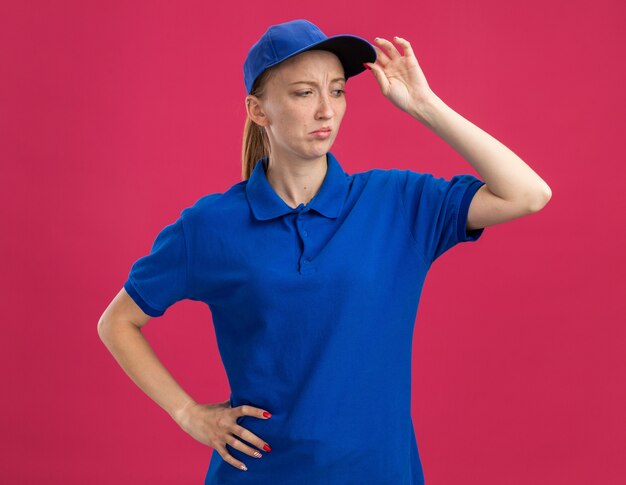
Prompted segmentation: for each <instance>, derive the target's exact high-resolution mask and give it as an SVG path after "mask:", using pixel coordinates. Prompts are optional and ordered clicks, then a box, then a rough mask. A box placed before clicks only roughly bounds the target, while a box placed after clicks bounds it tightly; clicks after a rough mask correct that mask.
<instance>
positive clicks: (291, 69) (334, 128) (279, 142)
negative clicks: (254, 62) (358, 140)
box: [248, 50, 346, 159]
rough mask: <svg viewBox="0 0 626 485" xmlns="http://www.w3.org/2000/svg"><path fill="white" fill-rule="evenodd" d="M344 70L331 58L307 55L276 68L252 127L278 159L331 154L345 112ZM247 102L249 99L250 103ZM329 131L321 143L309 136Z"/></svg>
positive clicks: (316, 52)
mask: <svg viewBox="0 0 626 485" xmlns="http://www.w3.org/2000/svg"><path fill="white" fill-rule="evenodd" d="M345 82H346V81H345V79H344V70H343V66H342V64H341V62H340V61H339V58H338V57H337V56H336V55H335V54H333V53H332V52H328V51H322V50H312V51H306V52H303V53H301V54H298V55H296V56H294V57H292V58H290V59H287V60H286V61H284V62H282V63H281V64H279V65H278V67H277V69H276V70H275V72H274V73H273V75H272V76H271V77H270V78H269V80H268V83H267V85H266V88H265V94H264V96H263V97H262V98H256V97H255V100H256V101H258V103H259V106H258V107H256V108H254V107H252V108H251V109H252V112H253V113H255V114H257V115H258V114H261V116H256V117H254V118H253V119H254V121H255V122H257V123H258V124H260V125H261V126H264V127H265V130H266V132H267V135H268V138H269V141H270V147H271V153H272V154H275V155H276V156H277V157H278V158H281V156H285V157H286V158H292V157H294V156H295V157H297V158H303V159H312V158H319V157H321V156H323V155H325V154H326V152H328V151H329V150H330V147H331V146H332V144H333V142H334V141H335V138H336V136H337V133H338V131H339V125H341V120H342V119H343V116H344V114H345V112H346V98H345V93H344V88H345ZM249 97H250V96H248V98H249ZM326 127H328V128H330V130H331V131H330V134H329V135H328V136H326V137H322V136H319V135H315V134H313V133H312V132H313V131H315V130H319V129H320V128H326Z"/></svg>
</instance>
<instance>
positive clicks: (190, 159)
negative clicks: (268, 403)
mask: <svg viewBox="0 0 626 485" xmlns="http://www.w3.org/2000/svg"><path fill="white" fill-rule="evenodd" d="M267 5H268V4H267V3H260V2H250V3H245V4H244V3H243V2H237V1H233V2H225V3H224V4H222V5H213V6H212V4H211V2H207V1H204V2H147V1H146V2H137V1H135V2H126V1H113V2H112V1H106V2H105V1H100V2H82V1H73V2H70V1H66V2H12V3H11V2H3V3H2V6H1V7H0V27H1V28H0V38H1V45H2V47H1V48H0V69H1V72H2V73H1V75H0V83H1V86H0V88H1V89H0V113H1V114H0V148H1V162H2V176H1V179H0V180H1V183H2V190H0V213H1V215H2V222H3V224H2V225H3V230H2V234H3V235H2V237H0V251H1V252H2V255H3V256H4V257H3V270H2V283H1V284H2V288H1V296H0V300H1V308H0V310H1V311H2V327H3V328H2V335H3V336H2V338H1V339H0V355H1V358H2V376H1V378H2V382H3V386H2V388H3V392H2V394H3V396H4V397H3V398H2V400H1V401H0V403H1V404H0V405H1V406H2V408H1V410H0V411H1V413H0V427H1V428H0V431H1V434H2V440H1V444H0V446H1V447H2V449H1V450H0V478H1V481H2V482H3V483H24V484H26V483H28V484H30V483H48V484H69V483H72V484H73V483H92V484H96V483H98V484H99V483H102V484H126V483H129V484H130V483H134V484H137V483H141V484H143V483H146V484H148V483H150V484H157V483H158V484H161V483H163V484H165V483H177V484H183V483H188V484H198V483H202V481H203V479H204V474H205V472H206V469H207V467H208V463H209V459H210V455H211V452H212V449H211V448H209V447H207V446H206V445H203V444H201V443H200V442H198V441H196V440H194V439H193V438H192V437H191V436H189V435H187V434H186V433H185V432H184V431H182V430H181V429H180V428H179V427H178V426H177V425H176V423H175V422H174V421H172V420H171V419H170V417H169V415H167V413H165V412H164V411H163V410H162V409H161V408H159V407H158V406H157V405H156V404H155V403H154V402H153V401H152V400H150V399H149V398H148V397H147V396H146V395H145V394H143V393H142V392H141V390H140V389H139V388H138V387H136V386H135V384H134V383H133V382H132V381H131V380H130V379H129V377H128V376H127V375H126V374H125V373H124V372H123V370H122V369H121V367H119V366H118V364H117V363H116V361H115V360H114V359H113V357H112V355H111V354H110V353H109V352H108V350H107V349H106V347H105V346H104V345H103V343H102V342H101V341H100V339H99V337H98V335H97V331H96V325H97V322H98V319H99V317H100V315H101V314H102V312H103V311H104V309H105V308H106V306H107V305H108V304H109V302H110V301H111V299H112V298H113V297H114V296H115V294H116V293H117V292H118V291H119V290H120V289H121V286H122V284H123V282H124V280H125V279H126V276H127V274H128V271H129V269H130V266H131V264H132V263H133V262H134V261H135V260H136V259H137V258H139V257H141V256H142V255H144V254H147V253H148V252H149V250H150V247H151V244H152V242H153V240H154V237H155V236H156V234H157V233H158V232H159V230H160V229H162V228H163V227H164V226H165V225H166V224H169V223H170V222H172V221H173V220H174V219H175V218H176V217H177V216H178V215H179V213H180V211H181V210H182V209H183V208H184V207H186V206H189V205H191V204H192V203H193V202H194V201H196V200H197V199H198V198H199V197H201V196H202V195H205V194H208V193H213V192H223V191H225V190H227V189H228V188H229V187H230V186H232V185H233V184H235V183H237V182H239V181H240V180H241V178H240V176H241V160H240V153H241V135H242V130H243V124H244V120H245V109H244V103H243V100H244V96H245V89H244V85H243V75H242V65H243V61H244V59H245V56H246V54H247V51H248V49H249V47H250V46H251V45H252V43H254V42H255V41H256V40H257V39H258V38H259V37H260V36H261V35H262V34H263V32H264V31H265V29H266V28H267V27H268V26H269V25H271V24H275V23H280V22H284V21H287V20H291V19H294V18H307V19H308V20H310V21H312V22H313V23H315V24H316V25H318V26H319V27H320V28H321V29H322V30H323V31H324V32H325V33H326V34H327V35H335V34H340V33H351V34H355V35H359V36H361V37H364V38H366V39H368V40H369V41H370V42H373V39H374V37H376V36H380V37H385V38H387V39H391V38H392V37H393V36H394V35H399V36H401V37H404V38H406V39H408V40H409V41H410V42H411V44H412V46H413V49H414V51H415V54H416V56H417V58H418V60H419V62H420V65H421V67H422V69H423V71H424V73H425V75H426V78H427V79H428V81H429V84H430V86H431V87H432V89H433V90H434V91H435V92H436V93H437V94H438V96H439V97H441V98H442V99H443V100H444V101H445V102H446V103H447V104H448V105H449V106H450V107H452V108H453V109H454V110H455V111H457V112H458V113H460V114H461V115H463V116H464V117H465V118H467V119H469V120H470V121H471V122H473V123H474V124H476V125H478V126H479V127H481V128H482V129H483V130H485V131H487V132H488V133H490V134H491V135H492V136H494V137H496V138H497V139H498V140H500V141H501V142H503V143H504V144H505V145H507V146H508V147H509V148H511V150H513V151H514V152H515V153H517V154H518V155H519V156H520V157H521V158H522V159H523V160H524V161H526V162H527V163H528V164H529V165H530V166H531V167H532V168H533V169H534V170H535V171H537V173H538V174H539V175H540V176H541V177H542V178H544V180H546V182H547V183H548V184H549V185H550V187H551V188H552V192H553V197H552V200H551V201H550V202H549V204H548V205H547V206H546V208H545V209H544V210H543V211H541V212H539V213H537V214H533V215H531V216H529V217H526V218H522V219H517V220H514V221H511V222H509V223H507V224H501V225H496V226H491V227H487V228H486V229H485V233H484V234H483V237H482V238H481V240H480V241H479V242H476V243H467V244H464V245H461V246H457V247H455V248H453V249H452V250H451V251H450V252H448V253H447V254H446V255H445V256H443V257H442V258H441V259H440V260H439V261H437V262H436V263H435V264H434V265H433V267H432V269H431V271H430V273H429V276H428V278H427V279H426V283H425V286H424V292H423V296H422V301H421V304H420V309H419V312H418V317H417V321H416V327H415V336H414V342H413V347H414V361H413V408H412V411H413V419H414V423H415V431H416V435H417V440H418V445H419V449H420V454H421V458H422V464H423V467H424V472H425V476H426V483H427V484H429V485H447V484H455V485H458V484H463V485H473V484H477V485H478V484H480V485H489V484H493V485H496V484H497V485H502V484H507V485H517V484H519V485H522V484H524V485H526V484H529V483H532V484H537V485H539V484H551V485H553V484H570V485H576V484H589V483H597V484H604V485H612V484H623V483H626V460H624V450H626V438H625V435H626V420H625V419H624V413H623V410H624V408H625V406H626V386H625V385H624V382H625V377H626V372H625V370H626V363H625V362H626V359H625V357H624V356H625V351H626V345H625V342H626V318H625V313H626V308H625V304H624V296H625V295H626V291H625V290H626V280H625V279H624V270H625V269H626V264H625V263H626V257H625V255H624V246H625V242H626V217H625V208H626V196H625V195H624V180H625V178H624V176H625V173H626V170H625V168H624V148H625V147H624V128H625V126H624V125H625V123H624V98H625V95H624V92H625V91H624V73H625V72H624V71H625V69H624V61H623V60H624V58H625V57H626V56H625V52H624V46H625V45H626V42H625V40H626V39H625V37H626V35H625V33H624V32H625V31H624V28H623V26H624V13H625V9H624V6H623V5H624V4H623V3H622V2H618V1H606V0H600V1H595V2H593V3H589V2H571V1H552V2H550V1H548V2H546V1H545V0H542V1H539V0H531V1H525V2H518V3H511V2H502V1H495V0H489V1H486V0H477V1H473V2H461V1H457V2H450V1H446V2H415V1H404V0H403V1H400V2H392V3H387V4H381V3H380V2H361V4H360V5H359V6H357V4H353V5H352V6H349V4H347V3H343V4H342V3H339V2H330V1H317V2H315V3H313V4H299V3H298V2H291V1H281V2H271V3H269V5H270V6H271V8H266V6H267ZM347 99H348V110H347V114H346V116H345V118H344V121H343V123H342V128H341V132H340V134H339V136H338V139H337V141H336V142H335V144H334V145H333V147H332V149H331V151H333V153H335V155H336V156H337V157H338V159H339V160H340V162H341V163H342V165H343V167H344V169H345V170H346V171H347V172H349V173H354V172H358V171H364V170H369V169H370V168H377V167H378V168H394V167H396V168H409V169H414V170H416V171H424V172H430V173H434V174H436V175H438V176H445V177H451V176H452V175H454V174H456V173H472V174H474V175H478V174H477V173H476V172H475V171H474V170H473V169H472V167H471V166H470V165H469V164H468V163H467V162H466V161H465V160H463V159H462V158H461V157H460V156H459V155H458V154H457V153H456V152H455V151H454V150H453V149H452V148H451V147H449V146H448V145H447V144H446V143H445V142H443V141H442V140H441V139H440V138H438V137H437V136H436V135H435V134H434V133H433V132H431V131H429V130H428V129H427V128H426V127H424V126H423V125H421V124H420V123H419V122H417V121H416V120H414V119H413V118H411V117H410V116H409V115H407V114H405V113H403V112H401V111H399V110H398V109H397V108H395V107H394V106H393V105H392V104H391V103H390V102H389V101H388V100H387V99H386V98H384V97H383V96H382V94H381V93H380V91H379V88H378V85H377V84H376V81H375V79H374V77H373V75H372V73H371V72H369V71H366V72H364V73H362V74H360V75H359V76H357V77H355V78H352V79H351V80H350V81H349V82H348V85H347ZM144 332H145V335H146V337H147V338H148V340H149V341H150V343H151V344H152V346H153V347H154V349H155V351H156V353H157V355H158V356H159V358H160V359H161V360H162V362H163V363H164V364H165V365H166V366H167V367H168V369H170V371H171V372H172V374H173V375H174V376H175V378H176V379H177V380H178V381H179V383H180V384H181V385H182V386H183V387H184V388H185V389H186V390H187V392H189V393H190V394H191V395H192V396H193V397H194V399H196V400H197V401H199V402H219V401H223V400H225V399H227V398H228V397H229V389H228V384H227V380H226V375H225V373H224V370H223V367H222V365H221V361H220V358H219V354H218V351H217V346H216V343H215V334H214V331H213V327H212V323H211V314H210V312H209V311H208V308H207V307H206V306H205V305H203V304H200V303H197V302H192V301H183V302H180V303H178V304H176V305H174V306H173V307H171V308H170V309H169V310H168V311H167V312H166V314H165V315H164V316H163V317H161V318H158V319H153V320H152V321H151V322H150V323H149V324H148V325H147V327H145V328H144ZM251 459H252V458H251ZM294 466H298V464H297V463H294Z"/></svg>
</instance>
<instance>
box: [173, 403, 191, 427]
mask: <svg viewBox="0 0 626 485" xmlns="http://www.w3.org/2000/svg"><path fill="white" fill-rule="evenodd" d="M196 404H197V403H196V402H195V401H194V400H193V399H189V400H187V401H185V402H184V403H183V404H182V405H181V406H179V407H177V408H176V409H174V410H173V411H172V412H171V413H170V416H171V417H172V419H173V420H174V421H176V423H177V424H178V425H179V426H180V425H181V423H182V422H183V421H184V419H185V417H186V416H187V413H188V412H189V410H190V409H191V408H192V407H193V406H195V405H196Z"/></svg>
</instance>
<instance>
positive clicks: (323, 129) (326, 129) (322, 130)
mask: <svg viewBox="0 0 626 485" xmlns="http://www.w3.org/2000/svg"><path fill="white" fill-rule="evenodd" d="M330 131H331V129H330V128H320V129H319V130H315V131H312V132H311V133H329V132H330Z"/></svg>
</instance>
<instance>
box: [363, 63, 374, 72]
mask: <svg viewBox="0 0 626 485" xmlns="http://www.w3.org/2000/svg"><path fill="white" fill-rule="evenodd" d="M363 65H364V66H365V67H366V68H367V69H369V70H370V71H371V70H372V68H371V67H370V66H368V65H367V64H365V63H363Z"/></svg>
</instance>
